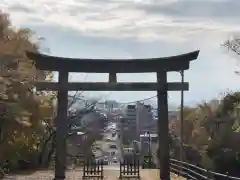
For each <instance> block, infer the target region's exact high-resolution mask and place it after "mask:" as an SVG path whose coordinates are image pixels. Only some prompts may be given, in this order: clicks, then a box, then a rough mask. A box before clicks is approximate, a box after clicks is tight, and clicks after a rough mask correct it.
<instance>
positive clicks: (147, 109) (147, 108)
mask: <svg viewBox="0 0 240 180" xmlns="http://www.w3.org/2000/svg"><path fill="white" fill-rule="evenodd" d="M136 109H137V119H136V123H137V133H138V134H139V136H140V134H142V133H144V132H146V131H148V132H155V130H156V121H153V112H152V107H151V105H145V104H143V103H137V105H136Z"/></svg>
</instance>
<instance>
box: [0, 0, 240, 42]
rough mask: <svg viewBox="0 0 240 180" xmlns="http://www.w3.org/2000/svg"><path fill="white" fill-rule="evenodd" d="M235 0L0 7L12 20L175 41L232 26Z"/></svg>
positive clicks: (32, 0)
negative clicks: (9, 14) (8, 13)
mask: <svg viewBox="0 0 240 180" xmlns="http://www.w3.org/2000/svg"><path fill="white" fill-rule="evenodd" d="M238 2H239V1H238ZM228 4H229V6H227V5H228ZM237 4H239V5H240V3H237V1H236V0H221V1H219V0H218V1H217V0H215V1H210V0H208V1H206V0H202V1H199V0H191V1H190V0H161V1H156V0H121V1H120V0H95V1H93V0H82V1H80V0H68V1H66V0H21V1H20V0H11V1H9V0H2V2H1V3H0V8H2V9H5V10H6V11H7V12H10V13H11V17H12V19H13V21H14V23H17V24H29V23H31V24H33V23H36V24H44V25H46V24H49V25H58V26H59V25H60V26H65V27H68V28H72V29H74V30H77V31H79V32H83V33H84V34H87V35H91V36H103V37H111V38H122V37H133V38H137V39H139V40H149V41H151V40H166V41H174V42H177V41H185V40H188V39H191V40H192V38H193V37H194V38H195V37H196V36H197V37H199V39H201V38H202V37H205V38H208V39H209V37H211V39H217V38H219V36H225V35H226V34H228V33H231V32H236V31H238V30H239V29H240V25H239V23H237V22H239V20H238V17H239V15H240V13H237V12H236V10H235V7H232V6H234V5H235V6H236V5H237ZM227 7H229V10H226V8H227ZM224 9H225V11H228V13H227V12H224V11H222V10H224ZM226 17H230V18H228V21H226ZM229 19H230V20H229Z"/></svg>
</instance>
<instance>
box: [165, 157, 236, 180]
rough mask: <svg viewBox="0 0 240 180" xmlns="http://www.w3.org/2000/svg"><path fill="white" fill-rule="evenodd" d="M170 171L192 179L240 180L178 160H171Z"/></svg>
mask: <svg viewBox="0 0 240 180" xmlns="http://www.w3.org/2000/svg"><path fill="white" fill-rule="evenodd" d="M170 169H171V171H172V172H173V173H175V174H179V175H180V176H182V177H185V178H190V179H197V180H205V179H206V180H215V179H219V178H224V179H226V180H227V179H229V180H230V179H231V180H240V177H233V176H229V175H227V174H221V173H217V172H214V171H210V170H207V169H203V168H201V167H198V166H195V165H193V164H189V163H187V162H184V161H179V160H176V159H170Z"/></svg>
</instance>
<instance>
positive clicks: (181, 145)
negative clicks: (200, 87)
mask: <svg viewBox="0 0 240 180" xmlns="http://www.w3.org/2000/svg"><path fill="white" fill-rule="evenodd" d="M180 74H181V82H182V83H184V72H183V70H181V71H180ZM183 106H184V91H183V90H181V112H180V114H181V117H180V161H182V160H183V156H182V155H183V130H184V129H183Z"/></svg>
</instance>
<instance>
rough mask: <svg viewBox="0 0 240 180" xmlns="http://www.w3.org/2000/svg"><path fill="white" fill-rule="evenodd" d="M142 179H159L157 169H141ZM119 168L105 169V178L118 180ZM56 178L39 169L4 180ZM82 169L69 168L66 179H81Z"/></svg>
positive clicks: (4, 179)
mask: <svg viewBox="0 0 240 180" xmlns="http://www.w3.org/2000/svg"><path fill="white" fill-rule="evenodd" d="M140 174H141V180H159V173H158V171H157V170H141V172H140ZM118 176H119V170H116V169H115V168H110V167H109V168H108V169H104V177H105V178H104V180H117V179H118ZM53 178H54V172H53V171H50V170H49V171H37V172H34V173H32V174H24V175H12V176H5V177H4V178H3V180H52V179H53ZM81 179H82V170H80V169H78V170H69V171H67V173H66V180H81ZM171 179H173V180H184V179H183V178H180V177H177V176H175V175H172V178H171Z"/></svg>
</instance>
